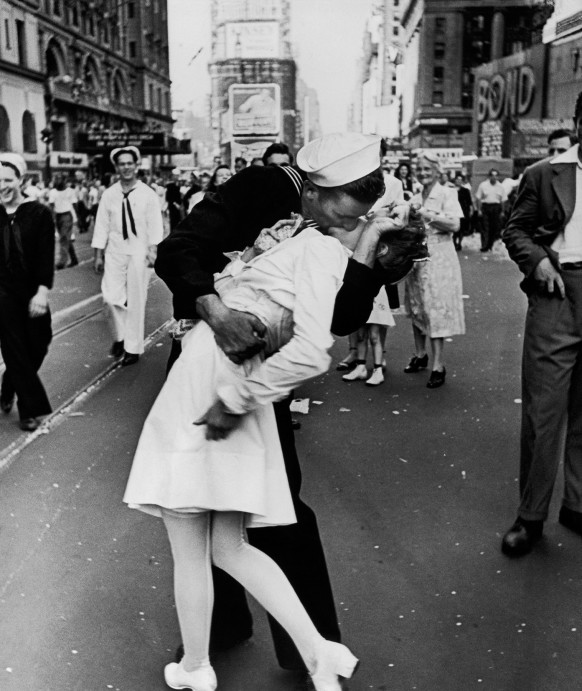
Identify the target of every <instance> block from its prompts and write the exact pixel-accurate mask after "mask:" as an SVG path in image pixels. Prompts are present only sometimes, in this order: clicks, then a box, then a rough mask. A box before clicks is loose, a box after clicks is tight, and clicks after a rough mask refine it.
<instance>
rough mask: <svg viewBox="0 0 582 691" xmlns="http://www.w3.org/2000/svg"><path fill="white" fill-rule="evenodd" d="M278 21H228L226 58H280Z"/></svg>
mask: <svg viewBox="0 0 582 691" xmlns="http://www.w3.org/2000/svg"><path fill="white" fill-rule="evenodd" d="M279 44H280V40H279V24H278V22H228V24H226V58H227V59H228V58H278V57H280V54H279Z"/></svg>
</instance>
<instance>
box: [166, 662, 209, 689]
mask: <svg viewBox="0 0 582 691" xmlns="http://www.w3.org/2000/svg"><path fill="white" fill-rule="evenodd" d="M164 679H165V680H166V684H167V685H168V686H169V687H170V688H171V689H190V691H215V690H216V686H217V683H218V682H217V681H216V674H215V673H214V670H213V669H212V667H211V666H210V665H204V667H199V668H198V669H195V670H194V671H193V672H187V671H186V670H185V669H184V668H183V667H182V663H181V662H179V663H178V662H170V664H169V665H166V666H165V668H164Z"/></svg>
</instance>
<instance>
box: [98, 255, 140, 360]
mask: <svg viewBox="0 0 582 691" xmlns="http://www.w3.org/2000/svg"><path fill="white" fill-rule="evenodd" d="M151 274H152V269H150V268H148V266H147V263H146V256H145V253H144V254H118V253H114V252H107V251H106V252H105V270H104V272H103V281H102V282H101V292H102V294H103V301H104V302H105V305H106V307H107V312H108V319H109V323H110V327H111V332H112V335H113V340H114V341H124V347H125V350H126V352H128V353H134V354H136V355H140V354H141V353H143V351H144V330H145V308H146V301H147V295H148V284H149V280H150V276H151Z"/></svg>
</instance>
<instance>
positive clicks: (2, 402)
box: [0, 395, 16, 415]
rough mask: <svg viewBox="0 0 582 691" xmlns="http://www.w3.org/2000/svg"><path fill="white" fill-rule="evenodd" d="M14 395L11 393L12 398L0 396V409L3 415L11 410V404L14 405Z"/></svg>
mask: <svg viewBox="0 0 582 691" xmlns="http://www.w3.org/2000/svg"><path fill="white" fill-rule="evenodd" d="M15 398H16V396H14V395H12V398H2V397H1V396H0V410H2V412H3V413H4V414H5V415H8V413H9V412H10V411H11V410H12V406H13V405H14V399H15Z"/></svg>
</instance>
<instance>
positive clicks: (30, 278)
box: [0, 94, 582, 691]
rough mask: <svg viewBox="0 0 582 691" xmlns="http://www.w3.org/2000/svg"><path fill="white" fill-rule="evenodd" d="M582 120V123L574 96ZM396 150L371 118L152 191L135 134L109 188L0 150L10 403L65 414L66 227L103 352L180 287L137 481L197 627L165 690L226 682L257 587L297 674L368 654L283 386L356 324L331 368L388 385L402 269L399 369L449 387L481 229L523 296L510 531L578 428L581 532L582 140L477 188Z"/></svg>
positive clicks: (325, 357) (0, 302)
mask: <svg viewBox="0 0 582 691" xmlns="http://www.w3.org/2000/svg"><path fill="white" fill-rule="evenodd" d="M575 125H576V129H577V134H578V135H580V134H582V94H581V96H580V98H579V99H578V103H577V105H576V112H575ZM554 134H556V133H554ZM558 134H559V133H558ZM566 138H568V144H570V145H571V144H572V140H571V139H570V138H569V133H567V132H565V133H562V134H561V136H554V140H556V141H557V140H561V139H563V140H565V139H566ZM552 141H553V140H551V141H550V145H551V142H552ZM561 143H564V142H561ZM555 148H556V149H558V148H563V147H558V146H557V145H556V147H555ZM381 151H382V150H381V139H380V138H379V137H376V136H374V135H362V134H353V133H352V134H348V133H346V134H335V135H328V136H324V137H321V138H320V139H316V140H314V141H313V142H310V143H309V144H307V145H306V146H304V147H303V148H302V149H301V150H300V151H299V152H298V153H297V166H293V163H294V159H293V155H292V153H291V151H290V150H289V149H288V147H286V146H285V145H284V144H281V143H277V144H273V145H271V146H270V147H269V148H268V149H267V150H266V151H265V153H264V155H263V157H262V158H261V159H257V160H253V161H251V162H250V163H247V161H245V160H244V159H243V158H241V157H239V158H237V159H236V161H235V166H234V167H235V170H234V171H232V170H231V169H230V167H229V166H227V165H223V164H220V165H218V166H217V167H216V169H215V170H214V171H213V172H212V174H208V175H202V174H200V175H199V176H196V177H193V178H192V179H191V180H189V181H188V183H187V184H181V181H180V180H179V179H174V180H172V181H171V182H170V183H168V184H166V185H161V184H159V182H153V181H150V182H147V181H144V180H142V179H140V174H139V165H140V162H141V157H140V152H139V150H138V149H137V148H136V147H132V146H126V147H122V148H118V149H115V150H113V151H112V152H111V154H110V157H111V162H112V164H113V165H114V167H115V170H116V176H115V178H114V179H112V180H111V184H109V185H101V184H100V183H96V182H95V183H94V184H93V183H89V184H87V183H85V181H84V180H81V179H76V180H72V181H69V182H68V183H67V181H63V180H58V181H55V183H54V184H53V185H52V186H51V189H50V190H46V193H45V192H42V188H41V187H40V186H39V185H34V184H33V185H31V184H24V183H23V181H24V179H25V173H26V164H25V163H24V161H23V159H22V158H21V157H20V156H18V155H17V154H9V153H8V154H0V202H1V203H0V226H1V228H2V242H1V243H0V308H1V309H0V346H1V348H2V355H3V358H4V362H5V365H6V371H5V373H4V376H3V380H2V387H1V391H0V406H1V408H2V410H3V411H4V412H5V413H9V412H10V410H11V409H12V407H13V405H14V403H15V402H16V404H17V406H18V410H19V417H20V424H21V427H22V429H23V430H28V431H32V430H34V429H36V428H37V427H38V425H39V424H40V420H41V418H42V417H43V416H45V415H47V414H49V413H50V403H49V401H48V398H47V396H46V392H45V390H44V388H43V386H42V383H41V381H40V379H39V377H38V370H39V368H40V365H41V363H42V360H43V358H44V357H45V355H46V353H47V350H48V346H49V344H50V340H51V326H50V311H49V306H48V293H49V291H50V289H51V287H52V281H53V272H54V269H55V268H57V269H62V268H65V267H66V266H67V265H69V266H70V265H74V263H75V262H76V261H77V258H76V254H75V252H74V248H72V234H73V229H74V228H75V227H77V228H78V229H79V232H85V231H86V230H89V229H91V230H92V247H93V249H94V260H93V261H94V269H95V271H96V272H98V273H102V274H103V278H102V293H103V299H104V303H105V305H106V307H107V313H108V316H109V319H110V322H111V330H112V346H111V354H112V355H113V356H115V357H121V358H123V359H122V364H123V365H133V364H135V363H137V362H138V361H139V358H140V355H141V353H142V352H143V349H144V346H143V337H144V315H145V304H146V299H147V286H148V283H149V278H150V275H151V272H152V271H153V269H154V267H155V270H156V272H157V274H158V275H159V276H160V277H161V278H162V280H163V281H164V282H165V283H166V285H167V286H168V288H169V289H170V291H171V292H172V296H173V311H174V318H175V328H174V329H173V339H172V349H171V353H170V359H169V362H168V377H167V380H166V383H165V384H164V386H163V387H162V390H161V391H160V393H159V396H158V398H157V400H156V401H155V403H154V405H153V407H152V409H151V411H150V413H149V415H148V417H147V419H146V421H145V424H144V427H143V430H142V434H141V437H140V440H139V443H138V446H137V449H136V453H135V457H134V461H133V466H132V469H131V473H130V476H129V480H128V484H127V488H126V492H125V496H124V501H125V502H126V503H127V504H128V505H129V506H130V507H131V508H135V509H138V510H140V511H143V512H145V513H148V514H151V515H154V516H157V517H159V518H161V519H162V520H163V522H164V525H165V527H166V530H167V533H168V537H169V541H170V544H171V549H172V556H173V559H174V589H175V601H176V609H177V612H178V619H179V625H180V632H181V636H182V641H183V645H182V646H181V647H180V649H179V651H178V653H177V658H176V661H175V662H171V663H169V664H168V665H167V666H166V668H165V679H166V682H167V684H168V686H170V687H171V688H188V689H191V690H193V691H214V690H215V689H216V687H217V681H216V675H215V673H214V670H213V668H212V666H211V664H210V657H209V651H210V647H211V631H212V637H213V642H212V645H213V648H214V649H220V648H228V647H230V646H232V645H234V644H236V643H238V642H241V641H244V640H246V639H247V638H249V637H250V635H251V632H252V620H251V615H250V612H249V610H248V607H247V605H246V600H245V596H244V590H247V591H248V592H250V593H252V594H253V595H254V596H255V597H256V599H257V600H258V601H259V602H260V603H261V604H262V605H263V606H264V608H265V609H266V610H267V612H268V613H269V614H270V615H271V616H272V617H273V618H274V620H275V621H276V622H277V624H278V626H277V625H274V626H273V638H274V642H275V648H276V653H277V657H278V660H279V663H280V665H281V666H282V667H283V668H285V669H298V670H304V671H305V672H307V673H308V674H309V675H310V677H311V680H312V683H313V686H314V688H315V689H316V691H340V689H341V678H342V677H350V676H351V675H352V674H353V672H354V671H355V669H356V667H357V664H358V660H357V658H356V657H355V656H354V655H353V654H352V652H351V651H350V650H349V649H348V648H347V647H346V646H344V645H342V644H341V642H340V630H339V626H338V621H337V615H336V612H335V605H334V601H333V596H332V593H331V586H330V581H329V576H328V573H327V567H326V562H325V556H324V554H323V550H322V546H321V541H320V537H319V532H318V528H317V523H316V520H315V516H314V513H313V511H312V510H311V509H310V507H308V506H307V505H306V504H305V503H304V502H303V500H302V499H301V497H300V495H299V492H300V487H301V471H300V467H299V463H298V459H297V454H296V449H295V444H294V438H293V430H292V420H291V415H290V408H289V403H290V397H291V395H292V391H293V389H294V387H296V386H299V385H301V384H302V383H304V382H305V381H307V380H309V379H311V378H313V377H315V376H318V375H320V374H321V373H323V372H325V371H326V370H327V369H328V368H329V366H330V362H331V360H330V356H329V353H328V351H329V349H330V347H331V344H332V342H333V339H332V334H333V335H335V336H340V337H346V338H348V339H349V353H348V355H347V357H346V358H345V359H344V360H342V361H341V362H340V363H339V365H338V369H340V370H347V372H346V373H345V374H344V375H343V378H344V380H346V381H347V382H350V381H356V380H359V379H361V380H365V381H366V384H368V385H372V386H375V385H379V384H381V383H382V381H383V379H384V375H383V369H384V367H385V366H386V351H385V339H386V333H387V330H388V327H391V326H393V325H394V318H393V316H392V311H393V310H395V309H397V308H398V307H399V300H400V295H399V293H398V290H397V288H396V287H397V285H398V284H402V286H403V302H404V311H405V312H406V314H407V315H408V316H409V317H410V320H411V325H412V341H413V344H414V352H413V355H412V357H411V359H410V361H409V362H408V364H407V365H406V367H405V368H404V371H405V372H406V373H409V374H414V373H417V372H419V371H422V370H425V369H426V368H427V367H428V365H429V357H430V360H431V372H430V376H429V379H428V381H427V387H428V388H429V389H437V388H439V387H441V386H442V385H444V383H445V380H446V367H445V363H444V343H445V339H447V338H449V337H450V336H454V335H461V334H463V333H464V332H465V322H464V313H463V302H462V277H461V267H460V263H459V259H458V252H459V251H460V250H461V249H462V241H463V237H464V235H465V234H466V233H467V232H470V229H471V228H472V227H473V224H474V223H478V226H479V229H480V234H481V251H483V252H488V251H490V250H491V248H492V247H493V244H494V243H495V242H496V241H497V240H498V239H499V238H500V237H501V236H502V237H503V240H504V241H505V243H506V244H507V246H508V249H509V252H510V255H511V257H512V258H513V259H514V260H515V261H516V262H517V264H518V265H519V267H520V269H521V270H522V271H523V273H524V274H525V276H526V278H525V281H524V289H525V290H526V292H527V293H528V296H529V300H530V310H529V311H528V317H527V320H528V321H527V324H526V333H525V337H524V372H523V386H524V395H523V400H524V407H523V433H522V458H521V464H522V467H521V476H520V477H521V504H520V508H519V514H518V518H517V520H516V522H515V524H514V525H513V526H512V527H511V528H510V530H509V531H508V533H507V534H506V535H505V536H504V538H503V543H502V549H503V551H504V552H505V553H506V554H508V555H511V556H519V555H522V554H525V553H527V552H528V551H530V550H531V549H532V548H533V546H534V544H535V543H536V542H537V541H538V540H539V539H540V538H541V535H542V530H543V522H544V520H546V518H547V513H548V504H549V500H550V497H551V492H552V489H553V483H554V480H555V475H556V470H557V466H558V463H559V460H560V457H561V453H562V451H561V448H562V447H561V445H560V443H559V437H560V435H562V434H563V433H564V435H565V440H566V441H565V449H566V451H565V454H566V491H565V498H564V503H563V506H562V510H561V512H560V521H561V522H562V523H563V524H564V525H566V526H567V527H570V528H571V529H572V530H575V531H576V532H578V533H580V534H582V482H581V481H580V478H581V477H582V471H581V470H580V468H581V465H582V447H581V443H580V440H581V439H582V433H581V430H580V427H581V426H582V414H581V413H580V411H581V410H582V407H581V406H580V402H581V401H580V397H581V395H582V394H581V393H580V392H581V391H582V386H581V387H580V388H578V386H577V384H578V383H580V382H578V379H579V378H580V372H581V371H582V369H581V368H580V366H579V365H580V361H581V359H580V357H579V355H580V353H579V351H580V345H581V344H582V331H581V327H580V323H581V322H580V318H579V315H580V304H582V297H581V296H580V295H579V293H580V284H579V280H578V278H579V272H580V270H582V249H581V248H582V240H581V239H580V237H579V236H580V231H579V228H580V219H582V201H581V200H580V199H578V198H577V196H580V195H577V192H578V191H579V190H580V189H582V177H581V175H582V174H581V173H580V168H581V164H580V160H581V156H580V153H579V149H578V147H577V145H576V146H569V145H567V146H565V149H564V151H563V152H561V153H559V152H558V151H556V154H557V155H556V157H555V158H552V156H554V154H553V153H551V154H550V157H549V158H548V159H545V160H544V161H542V162H540V163H539V164H536V165H534V166H532V167H531V168H529V169H528V170H527V171H526V172H525V174H524V176H523V179H521V180H519V181H514V182H515V184H514V182H512V184H511V185H509V183H507V184H504V182H505V181H504V180H501V181H500V180H499V173H498V171H497V170H495V169H492V170H490V171H489V174H488V176H487V179H486V180H484V181H483V182H481V184H480V185H479V186H478V187H477V188H476V189H475V190H471V187H470V184H469V183H468V181H467V180H466V178H465V177H464V175H463V174H461V173H457V174H456V175H455V176H454V177H451V176H450V175H447V174H446V173H445V172H443V169H442V166H441V164H440V162H439V159H438V158H437V157H436V156H434V155H433V154H431V153H430V152H424V153H422V154H421V155H420V156H419V157H418V158H417V160H416V161H415V162H414V164H412V163H401V164H400V165H399V166H398V167H397V169H396V170H395V171H393V172H392V171H390V170H389V169H388V165H387V161H386V160H383V159H382V158H381ZM384 153H385V151H384ZM382 162H383V164H381V163H382ZM32 187H35V188H37V190H40V193H39V192H31V191H30V190H31V188H32ZM92 189H94V190H95V191H94V192H93V193H92V194H91V190H92ZM35 195H36V196H35ZM564 199H566V200H568V202H567V204H566V206H564V204H563V203H561V202H560V200H562V202H563V200H564ZM164 213H165V214H166V215H167V217H168V220H169V225H170V233H169V234H167V236H166V237H164V236H165V235H166V234H165V233H164V222H163V219H164ZM507 218H508V219H509V220H508V221H507ZM506 221H507V222H506ZM504 224H505V227H504ZM81 228H83V230H81ZM55 232H57V233H58V239H59V256H58V258H57V260H56V261H55V258H54V252H55ZM564 298H568V299H567V300H565V299H564ZM368 343H369V344H370V346H371V347H370V350H371V352H372V358H373V363H372V364H373V368H372V372H371V375H369V374H368V371H367V367H366V363H367V361H366V358H367V352H368ZM429 351H430V352H429ZM566 420H567V430H566V429H565V425H566V422H565V421H566ZM247 529H248V533H247ZM299 555H301V557H300V558H299ZM215 567H219V569H221V571H216V570H215Z"/></svg>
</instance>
